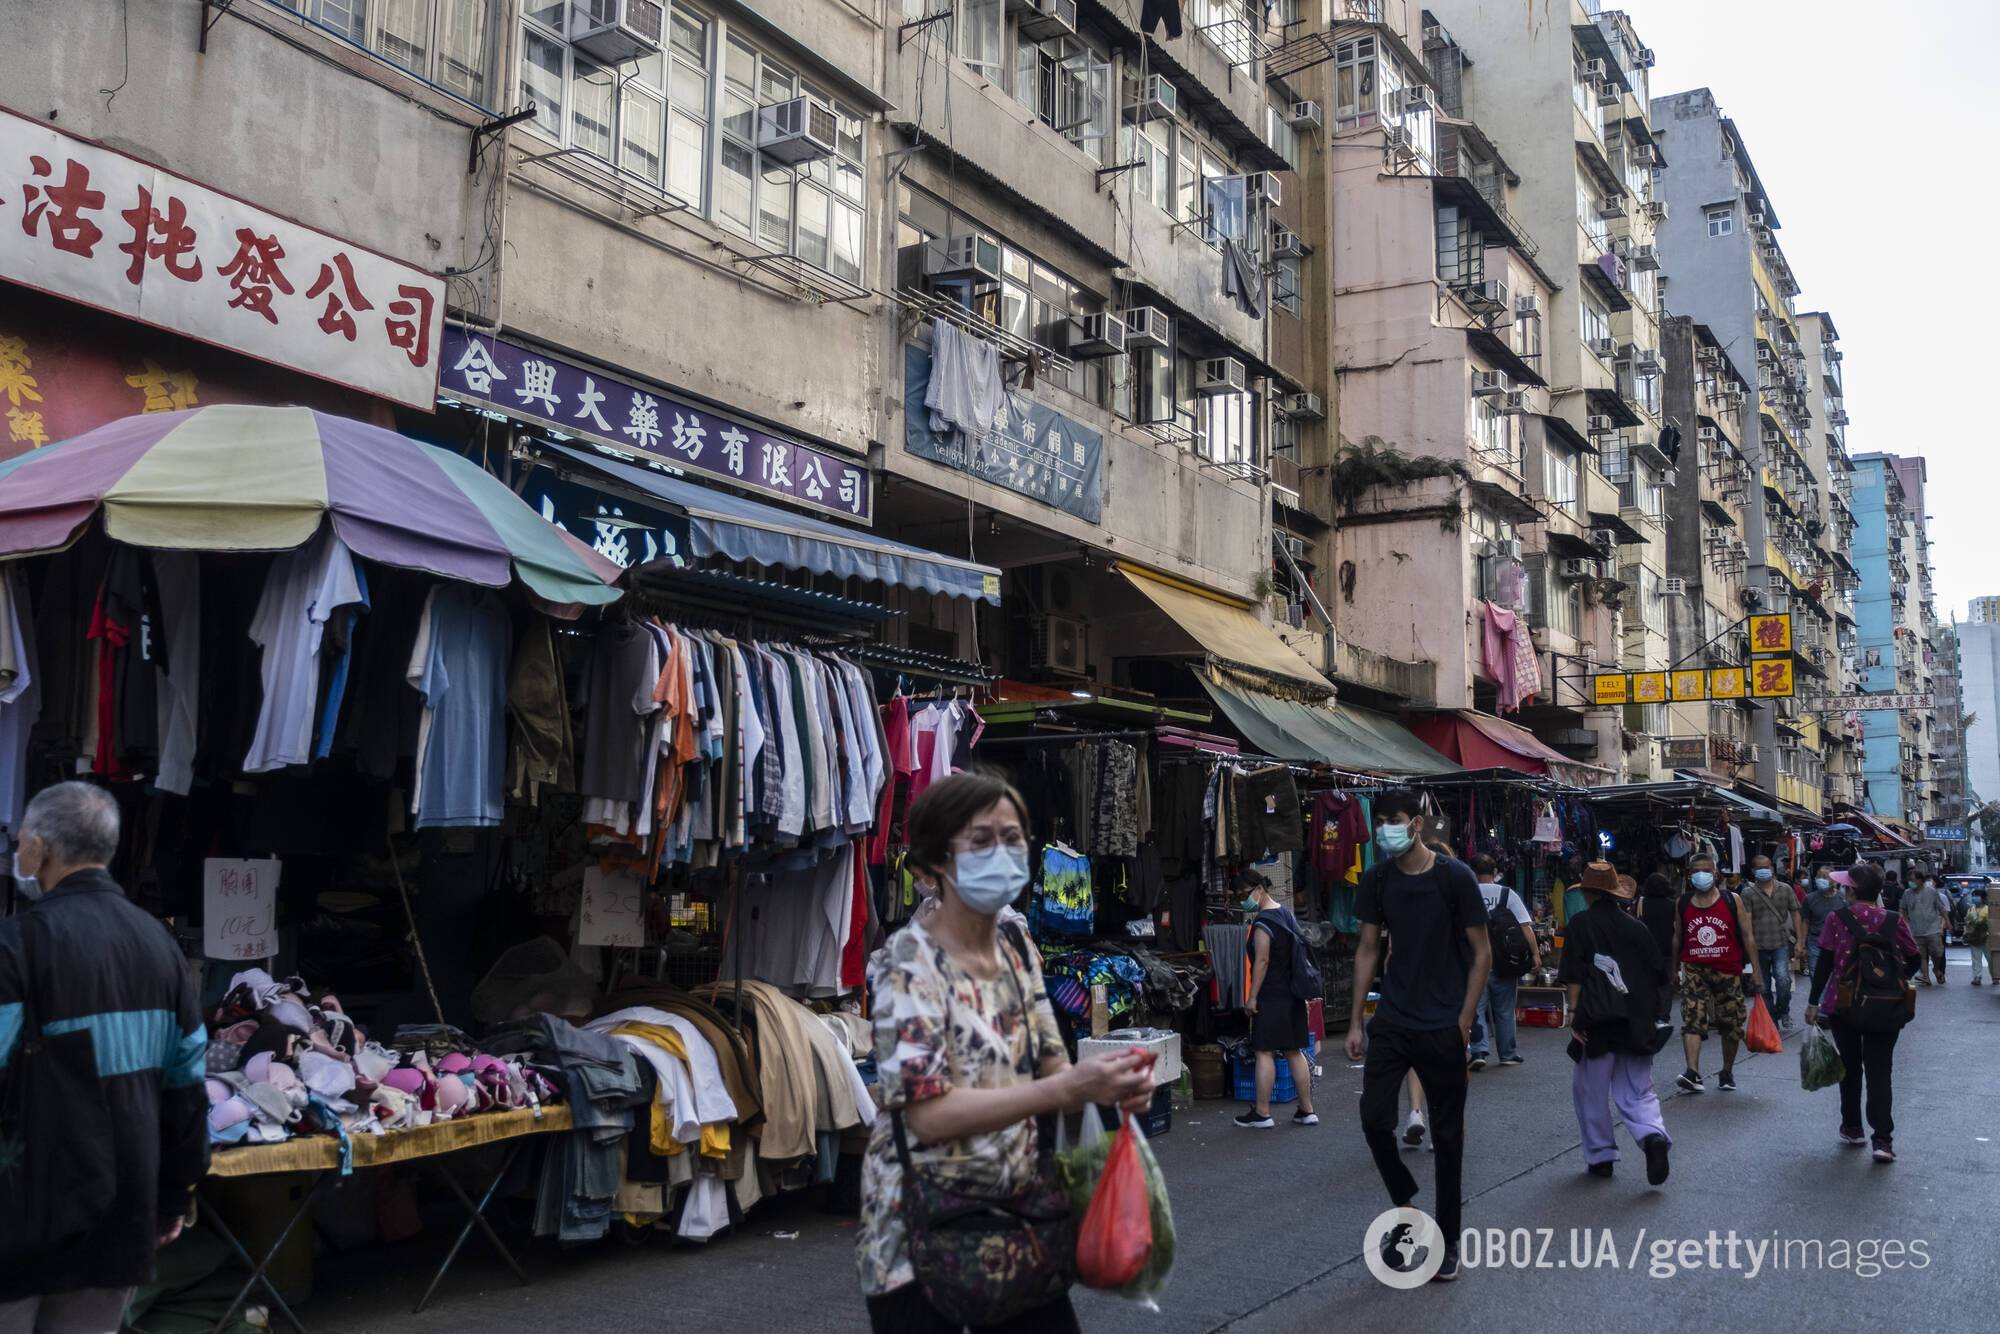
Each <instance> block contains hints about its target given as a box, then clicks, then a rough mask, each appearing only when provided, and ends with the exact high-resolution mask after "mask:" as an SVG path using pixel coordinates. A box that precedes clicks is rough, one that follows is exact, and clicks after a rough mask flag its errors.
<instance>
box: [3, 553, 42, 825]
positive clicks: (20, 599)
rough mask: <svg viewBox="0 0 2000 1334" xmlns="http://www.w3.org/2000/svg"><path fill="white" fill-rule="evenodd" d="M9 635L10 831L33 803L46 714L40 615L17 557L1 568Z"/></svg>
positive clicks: (6, 767)
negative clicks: (32, 758)
mask: <svg viewBox="0 0 2000 1334" xmlns="http://www.w3.org/2000/svg"><path fill="white" fill-rule="evenodd" d="M0 599H4V601H5V602H6V607H5V610H4V617H5V619H4V624H0V633H5V634H6V635H7V636H8V638H9V639H10V641H11V642H12V644H13V646H14V652H13V660H14V675H13V679H11V680H10V681H8V682H7V683H6V685H5V686H4V688H0V826H4V827H5V828H6V830H7V831H8V832H9V833H16V832H18V831H19V830H20V827H21V811H22V809H23V808H24V807H26V805H27V802H28V736H29V733H31V732H32V731H33V730H34V726H35V724H36V722H38V721H39V720H40V719H41V716H42V687H41V682H40V679H39V677H38V676H37V673H38V672H40V671H41V663H40V660H39V655H38V654H37V653H36V652H35V618H34V615H33V613H32V612H31V611H30V610H29V607H28V585H27V581H26V580H25V579H23V578H22V576H21V566H20V562H18V561H16V562H14V563H12V564H10V565H8V566H7V567H6V569H5V570H4V571H0Z"/></svg>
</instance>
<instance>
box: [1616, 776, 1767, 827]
mask: <svg viewBox="0 0 2000 1334" xmlns="http://www.w3.org/2000/svg"><path fill="white" fill-rule="evenodd" d="M1589 799H1590V800H1591V801H1592V802H1594V803H1597V804H1600V805H1605V806H1612V807H1624V808H1626V809H1637V810H1647V809H1655V808H1657V809H1659V810H1662V811H1669V810H1676V809H1677V810H1680V811H1683V812H1685V811H1688V810H1694V811H1697V812H1699V811H1709V812H1721V813H1724V814H1727V815H1728V816H1729V817H1730V818H1731V819H1732V820H1740V821H1746V822H1750V823H1755V824H1768V825H1782V824H1784V823H1785V817H1784V816H1782V815H1780V814H1779V813H1778V812H1777V811H1775V810H1773V809H1772V808H1771V807H1769V806H1765V805H1762V804H1760V803H1758V802H1754V801H1752V800H1750V798H1748V797H1741V796H1738V795H1737V794H1736V793H1734V792H1731V791H1730V790H1729V789H1728V788H1724V787H1717V786H1716V785H1715V784H1714V783H1704V782H1702V781H1700V780H1699V779H1694V778H1682V779H1675V780H1670V781H1666V782H1656V783H1620V784H1618V785H1616V786H1614V787H1600V788H1596V789H1594V790H1592V791H1591V793H1590V794H1589Z"/></svg>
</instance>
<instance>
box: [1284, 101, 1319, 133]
mask: <svg viewBox="0 0 2000 1334" xmlns="http://www.w3.org/2000/svg"><path fill="white" fill-rule="evenodd" d="M1285 123H1286V124H1287V125H1289V126H1291V127H1292V128H1293V129H1295V130H1317V129H1318V128H1319V127H1320V114H1319V103H1317V102H1294V103H1292V109H1291V110H1290V111H1288V112H1286V113H1285Z"/></svg>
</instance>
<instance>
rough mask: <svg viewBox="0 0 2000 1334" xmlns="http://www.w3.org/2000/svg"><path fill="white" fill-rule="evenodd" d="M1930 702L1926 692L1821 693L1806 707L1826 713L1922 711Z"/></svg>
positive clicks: (1929, 706)
mask: <svg viewBox="0 0 2000 1334" xmlns="http://www.w3.org/2000/svg"><path fill="white" fill-rule="evenodd" d="M1932 703H1933V700H1932V696H1931V695H1930V694H1929V693H1927V692H1925V693H1919V694H1911V695H1822V696H1820V697H1819V698H1818V699H1814V700H1808V701H1806V707H1807V708H1809V709H1814V710H1824V711H1825V712H1828V713H1853V712H1861V713H1872V712H1882V711H1887V712H1900V711H1902V710H1906V709H1909V710H1915V711H1917V712H1923V711H1924V710H1926V709H1929V708H1931V707H1932Z"/></svg>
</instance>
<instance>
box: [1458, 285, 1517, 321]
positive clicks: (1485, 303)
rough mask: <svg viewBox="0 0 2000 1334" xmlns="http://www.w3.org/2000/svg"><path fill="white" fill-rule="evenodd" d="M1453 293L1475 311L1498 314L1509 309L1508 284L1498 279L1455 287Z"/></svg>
mask: <svg viewBox="0 0 2000 1334" xmlns="http://www.w3.org/2000/svg"><path fill="white" fill-rule="evenodd" d="M1451 290H1452V291H1454V292H1456V293H1457V294H1458V299H1459V300H1461V301H1463V302H1464V303H1465V304H1466V305H1468V306H1470V307H1472V308H1473V309H1474V310H1478V311H1485V312H1487V313H1489V314H1497V313H1499V312H1500V311H1503V310H1505V309H1507V284H1506V283H1503V282H1501V281H1500V280H1499V279H1498V278H1488V279H1487V280H1486V281H1485V282H1481V283H1464V284H1460V285H1457V286H1454V287H1453V288H1452V289H1451Z"/></svg>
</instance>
